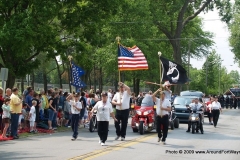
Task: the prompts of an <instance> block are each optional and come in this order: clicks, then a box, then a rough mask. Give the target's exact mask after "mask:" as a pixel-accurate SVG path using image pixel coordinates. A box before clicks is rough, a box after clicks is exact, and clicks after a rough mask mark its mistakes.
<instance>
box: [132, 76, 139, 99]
mask: <svg viewBox="0 0 240 160" xmlns="http://www.w3.org/2000/svg"><path fill="white" fill-rule="evenodd" d="M136 88H137V87H136V78H135V77H134V78H133V92H134V93H135V95H137V94H138V93H137V90H136Z"/></svg>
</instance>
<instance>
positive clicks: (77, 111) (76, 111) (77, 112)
mask: <svg viewBox="0 0 240 160" xmlns="http://www.w3.org/2000/svg"><path fill="white" fill-rule="evenodd" d="M69 104H70V105H71V113H72V114H79V113H80V111H79V110H77V109H76V108H74V107H73V105H76V107H77V108H78V109H82V103H81V102H79V101H77V102H75V101H74V100H70V102H69Z"/></svg>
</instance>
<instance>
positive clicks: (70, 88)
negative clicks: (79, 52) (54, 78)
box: [68, 55, 73, 93]
mask: <svg viewBox="0 0 240 160" xmlns="http://www.w3.org/2000/svg"><path fill="white" fill-rule="evenodd" d="M72 58H73V57H72V56H71V55H69V56H68V60H69V66H70V67H69V68H70V71H69V75H68V76H69V77H68V78H69V84H70V83H71V82H70V81H71V77H72V73H71V71H72ZM69 91H70V93H72V86H71V84H70V85H69Z"/></svg>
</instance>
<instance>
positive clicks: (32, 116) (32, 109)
mask: <svg viewBox="0 0 240 160" xmlns="http://www.w3.org/2000/svg"><path fill="white" fill-rule="evenodd" d="M30 114H31V117H30V119H29V121H34V122H35V119H36V110H35V107H34V106H32V107H31V110H30Z"/></svg>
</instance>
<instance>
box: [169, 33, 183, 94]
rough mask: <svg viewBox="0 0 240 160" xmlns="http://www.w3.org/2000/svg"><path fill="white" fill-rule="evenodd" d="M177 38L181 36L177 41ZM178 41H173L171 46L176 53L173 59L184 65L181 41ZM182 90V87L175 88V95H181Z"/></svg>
mask: <svg viewBox="0 0 240 160" xmlns="http://www.w3.org/2000/svg"><path fill="white" fill-rule="evenodd" d="M177 38H180V36H179V37H176V39H177ZM176 39H175V40H173V41H171V45H172V47H173V51H174V53H173V58H174V61H175V62H176V63H178V64H180V65H182V54H181V44H180V40H178V39H177V40H176ZM181 90H182V86H181V85H175V86H174V93H176V94H180V92H181Z"/></svg>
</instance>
